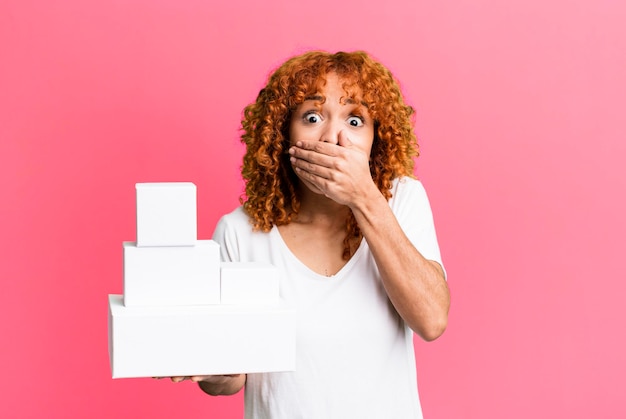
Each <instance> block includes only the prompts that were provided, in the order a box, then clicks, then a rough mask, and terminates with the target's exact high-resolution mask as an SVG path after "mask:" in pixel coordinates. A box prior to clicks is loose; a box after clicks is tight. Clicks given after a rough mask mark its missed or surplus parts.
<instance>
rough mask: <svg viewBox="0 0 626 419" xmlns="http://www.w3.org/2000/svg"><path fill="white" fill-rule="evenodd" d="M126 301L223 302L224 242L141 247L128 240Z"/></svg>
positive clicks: (144, 303)
mask: <svg viewBox="0 0 626 419" xmlns="http://www.w3.org/2000/svg"><path fill="white" fill-rule="evenodd" d="M123 249H124V304H125V305H126V306H128V307H133V306H158V305H162V306H174V305H196V304H219V302H220V246H219V244H218V243H217V242H215V241H213V240H198V241H197V242H196V245H195V246H189V247H187V246H186V247H137V246H136V245H135V243H134V242H124V243H123Z"/></svg>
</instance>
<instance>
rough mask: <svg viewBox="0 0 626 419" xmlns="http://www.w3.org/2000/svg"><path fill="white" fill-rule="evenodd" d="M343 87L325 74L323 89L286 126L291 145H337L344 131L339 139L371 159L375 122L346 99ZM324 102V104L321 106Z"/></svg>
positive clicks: (293, 115) (332, 75)
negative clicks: (310, 143)
mask: <svg viewBox="0 0 626 419" xmlns="http://www.w3.org/2000/svg"><path fill="white" fill-rule="evenodd" d="M342 83H343V81H342V80H341V79H340V78H339V77H338V76H337V74H336V73H328V74H327V76H326V85H325V86H324V87H323V88H322V89H321V91H320V92H318V93H317V94H316V95H314V96H312V97H309V98H307V99H306V100H305V101H304V102H303V103H301V104H300V105H299V106H298V107H297V108H296V110H295V111H294V112H293V114H292V116H291V122H290V124H289V142H290V144H292V145H295V144H296V142H298V141H323V142H328V143H332V144H338V139H339V133H340V132H342V131H343V134H342V135H344V136H345V137H347V138H348V139H349V140H350V142H351V143H352V144H353V146H354V147H357V148H359V149H360V150H361V151H363V152H364V153H365V154H366V155H368V156H369V155H370V153H371V150H372V144H373V142H374V121H373V120H372V118H371V117H370V116H369V114H368V112H367V107H366V106H365V105H364V104H361V103H356V102H354V101H353V100H351V99H349V98H348V97H347V96H346V92H345V91H344V89H343V87H342ZM356 93H357V94H358V93H360V92H359V91H357V92H356ZM324 98H325V99H326V100H325V101H324V102H323V103H322V101H323V99H324ZM300 180H301V181H303V180H302V179H300ZM304 182H305V184H307V186H309V188H311V185H309V184H308V183H307V182H306V181H304Z"/></svg>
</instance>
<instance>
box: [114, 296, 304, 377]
mask: <svg viewBox="0 0 626 419" xmlns="http://www.w3.org/2000/svg"><path fill="white" fill-rule="evenodd" d="M295 321H296V318H295V315H294V311H293V309H291V308H290V307H288V306H287V305H286V304H285V303H284V302H281V303H278V304H273V305H267V306H252V305H204V306H187V307H185V306H179V307H141V308H139V307H124V306H123V305H122V298H121V296H120V295H110V296H109V345H110V346H111V347H110V352H109V353H110V357H111V371H112V375H113V378H129V377H174V376H190V375H212V374H239V373H254V372H268V371H292V370H294V369H295V364H296V359H295V354H296V350H295V327H296V324H295Z"/></svg>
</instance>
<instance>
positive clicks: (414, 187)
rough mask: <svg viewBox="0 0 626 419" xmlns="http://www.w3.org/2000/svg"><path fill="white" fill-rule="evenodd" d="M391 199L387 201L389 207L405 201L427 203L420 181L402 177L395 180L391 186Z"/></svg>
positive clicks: (424, 190)
mask: <svg viewBox="0 0 626 419" xmlns="http://www.w3.org/2000/svg"><path fill="white" fill-rule="evenodd" d="M391 194H392V196H391V198H390V199H389V205H391V206H392V207H394V204H396V205H400V204H404V203H406V202H407V201H409V202H411V201H422V202H424V201H425V202H426V203H428V197H427V195H426V189H425V188H424V185H423V184H422V182H421V181H419V180H418V179H415V178H412V177H408V176H403V177H399V178H395V179H394V180H393V184H392V186H391Z"/></svg>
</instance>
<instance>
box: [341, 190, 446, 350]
mask: <svg viewBox="0 0 626 419" xmlns="http://www.w3.org/2000/svg"><path fill="white" fill-rule="evenodd" d="M363 197H364V198H363V199H360V200H358V202H355V203H354V204H353V205H352V206H351V209H352V212H353V213H354V216H355V218H356V221H357V223H358V225H359V228H360V229H361V232H362V233H363V236H364V238H365V240H367V243H368V246H369V248H370V250H371V252H372V255H373V256H374V260H375V261H376V265H377V267H378V270H379V272H380V275H381V277H382V281H383V285H384V287H385V290H386V292H387V295H388V296H389V299H390V301H391V303H392V304H393V306H394V307H395V309H396V311H397V312H398V314H400V316H401V317H402V318H403V319H404V321H405V322H406V323H407V324H408V325H409V327H411V329H412V330H413V331H415V332H416V333H417V334H418V335H420V336H421V337H422V338H423V339H424V340H427V341H430V340H434V339H436V338H437V337H439V336H440V335H441V334H442V333H443V331H444V330H445V328H446V326H447V321H448V309H449V306H450V294H449V290H448V286H447V283H446V280H445V278H444V274H443V269H442V268H441V266H440V265H439V264H438V263H436V262H433V261H430V260H427V259H425V258H424V257H423V256H422V254H421V253H420V252H419V251H418V250H417V249H416V248H415V246H413V244H412V243H411V242H410V241H409V239H408V238H407V236H406V234H404V232H403V231H402V228H401V227H400V225H399V224H398V221H397V220H396V217H395V216H394V214H393V212H392V211H391V209H390V208H389V204H388V203H387V201H386V200H385V198H384V197H383V196H382V195H381V194H380V192H378V190H376V191H373V190H372V191H371V192H370V193H368V194H366V195H363Z"/></svg>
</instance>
